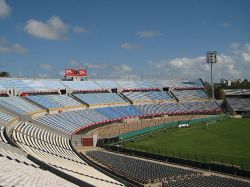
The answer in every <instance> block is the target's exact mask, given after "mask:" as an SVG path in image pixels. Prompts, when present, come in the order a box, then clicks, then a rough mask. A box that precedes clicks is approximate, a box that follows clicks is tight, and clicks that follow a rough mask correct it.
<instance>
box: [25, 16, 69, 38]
mask: <svg viewBox="0 0 250 187" xmlns="http://www.w3.org/2000/svg"><path fill="white" fill-rule="evenodd" d="M69 27H70V26H69V25H68V24H66V23H64V22H63V21H62V20H61V19H60V17H58V16H52V17H51V18H50V19H49V20H48V21H47V22H42V21H38V20H35V19H30V20H28V21H27V23H26V25H25V26H24V30H25V31H26V32H27V33H28V34H30V35H32V36H34V37H37V38H42V39H47V40H64V39H66V38H67V34H68V31H69Z"/></svg>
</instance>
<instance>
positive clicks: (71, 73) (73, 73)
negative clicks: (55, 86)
mask: <svg viewBox="0 0 250 187" xmlns="http://www.w3.org/2000/svg"><path fill="white" fill-rule="evenodd" d="M64 78H65V80H68V81H83V80H87V79H88V73H87V70H86V69H65V75H64Z"/></svg>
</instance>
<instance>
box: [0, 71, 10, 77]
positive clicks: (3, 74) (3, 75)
mask: <svg viewBox="0 0 250 187" xmlns="http://www.w3.org/2000/svg"><path fill="white" fill-rule="evenodd" d="M0 77H11V76H10V73H9V72H6V71H2V72H0Z"/></svg>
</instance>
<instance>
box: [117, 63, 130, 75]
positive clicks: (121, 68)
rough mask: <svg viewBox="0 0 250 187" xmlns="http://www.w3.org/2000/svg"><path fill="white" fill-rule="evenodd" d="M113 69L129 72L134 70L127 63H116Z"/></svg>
mask: <svg viewBox="0 0 250 187" xmlns="http://www.w3.org/2000/svg"><path fill="white" fill-rule="evenodd" d="M113 70H114V71H116V72H117V73H129V72H132V70H133V69H132V68H131V67H130V66H128V65H126V64H121V65H114V66H113Z"/></svg>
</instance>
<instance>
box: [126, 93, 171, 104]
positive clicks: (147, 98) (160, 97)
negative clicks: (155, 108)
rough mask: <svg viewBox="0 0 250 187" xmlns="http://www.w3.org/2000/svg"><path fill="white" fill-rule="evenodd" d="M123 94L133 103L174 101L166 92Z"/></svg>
mask: <svg viewBox="0 0 250 187" xmlns="http://www.w3.org/2000/svg"><path fill="white" fill-rule="evenodd" d="M122 94H123V95H124V96H125V97H127V98H128V99H129V100H131V101H132V102H153V101H158V102H159V101H174V99H173V98H172V97H171V96H170V94H169V93H167V92H164V91H147V92H146V91H145V92H123V93H122Z"/></svg>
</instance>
